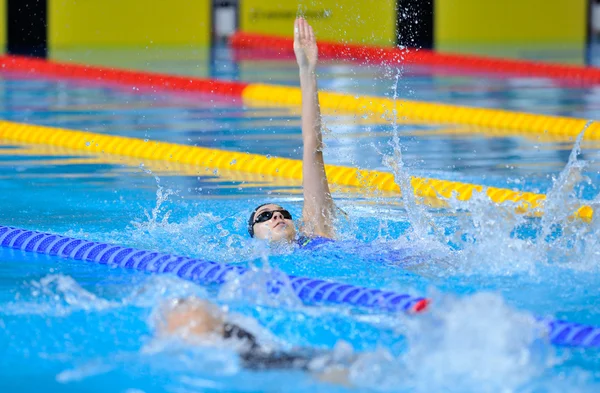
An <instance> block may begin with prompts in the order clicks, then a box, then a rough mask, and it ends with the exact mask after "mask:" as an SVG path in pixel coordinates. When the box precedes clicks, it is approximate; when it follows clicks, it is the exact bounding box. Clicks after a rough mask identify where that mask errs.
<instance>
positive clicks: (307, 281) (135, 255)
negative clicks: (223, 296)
mask: <svg viewBox="0 0 600 393" xmlns="http://www.w3.org/2000/svg"><path fill="white" fill-rule="evenodd" d="M0 246H1V247H6V248H11V249H16V250H21V251H24V252H29V253H38V254H46V255H52V256H57V257H59V258H63V259H73V260H80V261H86V262H92V263H98V264H100V265H107V266H110V267H120V268H124V269H134V270H139V271H143V272H148V273H154V274H175V275H177V276H178V277H180V278H182V279H185V280H189V281H192V282H195V283H197V284H200V285H205V286H207V285H222V284H223V283H225V282H226V281H227V280H228V279H230V278H233V279H235V277H239V276H241V275H244V274H247V273H248V271H249V269H248V268H245V267H242V266H239V265H232V264H221V263H217V262H212V261H205V260H203V259H199V258H190V257H185V256H178V255H170V254H165V253H160V252H155V251H147V250H139V249H136V248H133V247H123V246H118V245H114V244H110V243H102V242H94V241H89V240H83V239H76V238H72V237H67V236H61V235H55V234H51V233H44V232H38V231H30V230H27V229H21V228H14V227H7V226H2V225H0ZM255 284H256V282H255ZM264 284H265V288H264V289H265V291H266V292H267V293H269V294H270V295H277V294H279V293H280V292H281V291H282V290H284V289H285V288H286V287H291V288H292V290H293V291H294V293H295V294H296V296H298V298H299V299H300V300H302V301H303V302H304V303H305V304H308V305H314V304H327V303H330V304H342V305H347V306H352V307H362V308H366V309H372V310H378V311H379V310H380V311H386V312H407V313H411V314H414V313H421V312H424V311H426V310H427V309H428V308H429V307H430V303H431V301H430V300H429V299H427V298H424V297H419V296H414V295H410V294H404V293H398V292H393V291H386V290H380V289H373V288H365V287H360V286H355V285H350V284H342V283H337V282H333V281H327V280H321V279H314V278H308V277H299V276H293V275H287V274H285V273H282V274H277V273H274V274H272V276H271V277H270V278H269V279H267V280H265V283H264ZM539 322H540V323H541V324H542V325H543V326H544V327H545V331H546V334H547V337H548V340H549V342H550V343H552V344H554V345H561V346H571V347H581V348H597V347H600V327H596V326H591V325H583V324H579V323H572V322H567V321H561V320H552V319H540V320H539Z"/></svg>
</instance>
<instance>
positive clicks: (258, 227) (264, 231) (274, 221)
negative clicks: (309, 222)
mask: <svg viewBox="0 0 600 393" xmlns="http://www.w3.org/2000/svg"><path fill="white" fill-rule="evenodd" d="M248 233H249V234H250V237H255V238H257V239H263V240H268V241H270V242H281V241H288V242H292V241H294V239H295V238H296V227H295V226H294V221H293V220H292V215H291V214H290V212H288V211H287V210H285V209H284V208H282V207H281V206H279V205H276V204H274V203H265V204H263V205H260V206H258V207H257V208H255V209H254V210H253V211H252V214H250V218H249V219H248Z"/></svg>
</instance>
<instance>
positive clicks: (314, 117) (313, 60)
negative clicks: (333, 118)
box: [294, 18, 334, 238]
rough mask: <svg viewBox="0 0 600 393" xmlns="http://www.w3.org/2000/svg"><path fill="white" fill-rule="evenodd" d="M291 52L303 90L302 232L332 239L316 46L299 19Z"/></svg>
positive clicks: (306, 24) (309, 32) (332, 208)
mask: <svg viewBox="0 0 600 393" xmlns="http://www.w3.org/2000/svg"><path fill="white" fill-rule="evenodd" d="M294 51H295V53H296V59H297V60H298V66H299V68H300V88H301V90H302V142H303V146H304V151H303V155H302V186H303V190H304V208H303V211H302V219H303V232H304V233H305V234H306V235H308V236H311V235H318V236H323V237H329V238H331V237H333V236H334V228H333V215H334V205H333V199H332V197H331V192H330V191H329V183H328V181H327V174H326V173H325V163H324V161H323V141H322V134H321V110H320V108H319V96H318V89H317V77H316V74H315V68H316V64H317V44H316V41H315V36H314V34H313V31H312V27H311V26H310V25H309V24H308V23H307V22H306V20H304V19H302V18H299V19H296V23H295V25H294Z"/></svg>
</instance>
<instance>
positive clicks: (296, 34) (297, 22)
mask: <svg viewBox="0 0 600 393" xmlns="http://www.w3.org/2000/svg"><path fill="white" fill-rule="evenodd" d="M299 25H300V18H296V20H295V21H294V40H295V41H298V39H299V36H300V27H299Z"/></svg>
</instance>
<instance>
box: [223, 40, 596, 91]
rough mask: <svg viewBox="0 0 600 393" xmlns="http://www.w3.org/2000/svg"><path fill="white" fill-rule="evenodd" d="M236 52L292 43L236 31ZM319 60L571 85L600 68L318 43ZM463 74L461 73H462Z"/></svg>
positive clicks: (284, 51)
mask: <svg viewBox="0 0 600 393" xmlns="http://www.w3.org/2000/svg"><path fill="white" fill-rule="evenodd" d="M229 42H230V44H231V46H232V47H234V48H236V49H257V50H261V51H263V52H268V53H273V54H277V56H279V58H281V56H282V55H289V56H290V57H291V56H293V47H292V45H293V40H292V38H288V37H278V36H269V35H261V34H252V33H244V32H240V31H238V32H236V33H235V34H234V35H233V36H232V37H231V38H230V41H229ZM318 45H319V57H322V58H324V59H336V60H346V61H352V62H360V63H374V64H391V65H398V64H403V65H404V64H406V65H410V64H417V65H422V66H438V67H443V70H444V71H445V72H448V73H450V72H451V71H452V70H455V72H454V73H455V74H460V75H464V72H465V71H469V72H475V73H482V72H485V73H490V74H501V75H520V76H528V77H547V78H553V79H560V80H565V81H570V82H574V83H577V84H580V85H583V84H584V83H585V84H597V83H600V69H599V68H595V67H583V66H577V65H567V64H558V63H548V62H537V61H530V60H516V59H504V58H494V57H486V56H478V55H463V54H454V53H442V52H436V51H432V50H427V49H418V50H417V49H400V48H395V47H394V48H386V47H378V46H366V45H358V44H344V43H338V42H330V41H319V42H318ZM461 71H462V72H461Z"/></svg>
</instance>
